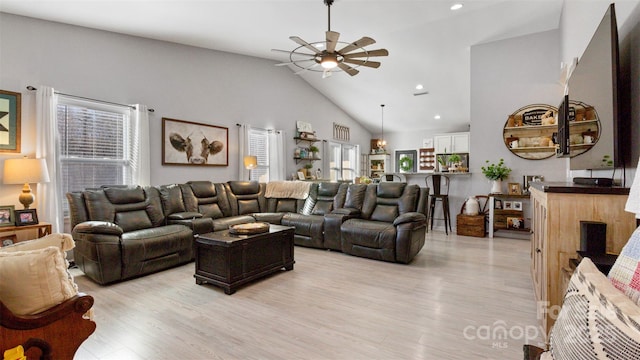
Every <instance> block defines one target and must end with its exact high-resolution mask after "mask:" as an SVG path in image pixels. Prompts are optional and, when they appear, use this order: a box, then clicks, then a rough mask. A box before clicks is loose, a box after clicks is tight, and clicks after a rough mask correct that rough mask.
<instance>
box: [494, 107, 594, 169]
mask: <svg viewBox="0 0 640 360" xmlns="http://www.w3.org/2000/svg"><path fill="white" fill-rule="evenodd" d="M569 128H570V131H569V133H570V136H569V142H570V148H571V156H572V157H573V156H576V155H579V154H582V153H584V152H586V151H588V150H589V149H591V148H592V147H593V146H594V145H595V144H596V143H597V142H598V139H599V138H600V121H599V119H598V114H597V113H596V111H595V110H594V109H593V107H591V106H588V105H586V104H584V103H581V102H577V101H570V103H569ZM502 135H503V139H504V144H505V146H506V147H507V148H508V149H509V150H510V151H511V152H512V153H513V154H515V155H516V156H518V157H521V158H523V159H529V160H542V159H547V158H550V157H552V156H554V155H555V154H556V144H557V142H558V139H557V135H558V109H557V108H556V107H554V106H551V105H545V104H535V105H527V106H525V107H522V108H520V109H518V110H516V111H515V112H514V113H513V114H511V115H509V117H508V118H507V121H506V122H505V124H504V130H503V133H502Z"/></svg>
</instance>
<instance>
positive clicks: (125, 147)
mask: <svg viewBox="0 0 640 360" xmlns="http://www.w3.org/2000/svg"><path fill="white" fill-rule="evenodd" d="M57 122H58V134H59V139H60V145H59V146H60V165H59V166H60V169H59V170H60V174H61V177H62V179H61V180H62V181H61V185H62V193H63V194H64V193H67V192H70V191H81V190H84V189H86V188H96V187H100V186H102V185H129V184H131V183H132V176H131V175H132V172H131V168H132V166H134V165H135V164H133V163H132V160H131V157H130V154H131V152H132V151H131V150H132V149H131V148H132V144H134V143H135V142H134V141H132V139H131V136H132V133H133V129H132V125H131V121H130V110H129V109H128V108H126V107H117V106H106V105H104V104H102V103H98V102H91V101H85V100H82V101H79V100H75V99H67V98H65V97H60V100H59V102H58V109H57ZM64 208H65V213H67V211H68V205H67V204H66V202H65V205H64Z"/></svg>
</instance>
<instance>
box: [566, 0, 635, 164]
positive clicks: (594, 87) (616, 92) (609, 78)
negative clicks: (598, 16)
mask: <svg viewBox="0 0 640 360" xmlns="http://www.w3.org/2000/svg"><path fill="white" fill-rule="evenodd" d="M568 89H569V91H568V94H569V95H568V96H569V101H568V109H566V112H565V114H564V119H565V120H566V121H567V122H568V123H569V126H568V129H569V131H568V132H564V133H562V139H560V137H561V129H560V128H559V129H558V143H559V144H562V142H566V144H567V147H566V148H564V149H562V148H561V149H559V150H558V156H566V155H569V156H570V158H571V159H570V169H571V170H596V169H612V168H614V167H624V166H625V160H626V157H627V154H628V150H629V145H628V144H629V141H628V138H627V137H626V136H625V135H624V127H623V126H624V125H623V124H622V123H621V122H622V116H621V114H620V111H621V101H620V100H621V98H620V96H621V80H620V61H619V47H618V26H617V23H616V14H615V6H614V4H611V5H610V6H609V8H608V10H607V12H606V14H605V15H604V17H603V18H602V21H601V22H600V24H599V25H598V28H597V29H596V31H595V33H594V34H593V36H592V38H591V40H590V41H589V44H588V45H587V47H586V49H585V51H584V53H583V54H582V56H581V57H580V59H579V61H578V64H577V66H576V67H575V69H574V70H573V72H572V73H571V76H570V78H569V82H568ZM566 100H567V99H566V97H565V99H564V101H563V103H565V104H566V102H567V101H566ZM559 115H560V114H559ZM562 122H563V119H561V118H560V116H559V118H558V126H559V127H560V125H562ZM627 132H628V131H627Z"/></svg>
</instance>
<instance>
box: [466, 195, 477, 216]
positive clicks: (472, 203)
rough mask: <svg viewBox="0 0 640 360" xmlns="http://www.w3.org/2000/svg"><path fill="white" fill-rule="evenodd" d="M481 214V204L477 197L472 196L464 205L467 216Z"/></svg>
mask: <svg viewBox="0 0 640 360" xmlns="http://www.w3.org/2000/svg"><path fill="white" fill-rule="evenodd" d="M479 213H480V203H479V202H478V199H477V198H476V197H475V196H471V197H470V198H469V199H468V200H467V202H465V204H464V214H465V215H472V216H473V215H478V214H479Z"/></svg>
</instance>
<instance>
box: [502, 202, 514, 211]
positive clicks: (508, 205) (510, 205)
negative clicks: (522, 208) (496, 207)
mask: <svg viewBox="0 0 640 360" xmlns="http://www.w3.org/2000/svg"><path fill="white" fill-rule="evenodd" d="M503 204H504V209H505V210H511V209H513V202H511V201H505V202H504V203H503Z"/></svg>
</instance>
